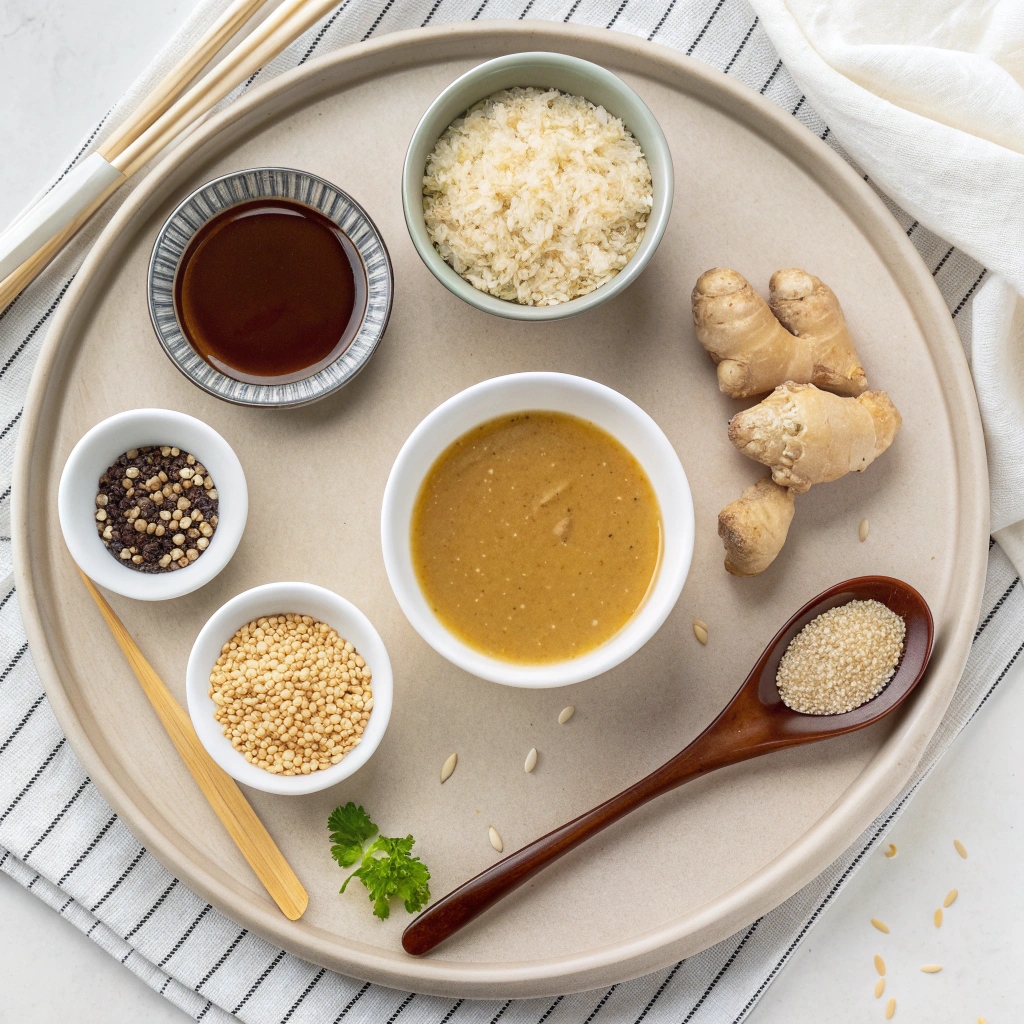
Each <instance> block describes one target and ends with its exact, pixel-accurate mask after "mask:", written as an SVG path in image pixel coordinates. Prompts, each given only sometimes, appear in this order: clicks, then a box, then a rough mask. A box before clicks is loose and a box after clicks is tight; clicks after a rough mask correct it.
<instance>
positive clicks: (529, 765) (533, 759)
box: [523, 747, 537, 774]
mask: <svg viewBox="0 0 1024 1024" xmlns="http://www.w3.org/2000/svg"><path fill="white" fill-rule="evenodd" d="M536 767H537V748H536V747H531V748H530V752H529V753H528V754H527V755H526V763H525V764H524V765H523V770H524V771H525V772H526V773H527V774H529V773H530V772H532V771H533V769H534V768H536Z"/></svg>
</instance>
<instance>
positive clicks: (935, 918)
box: [932, 907, 942, 928]
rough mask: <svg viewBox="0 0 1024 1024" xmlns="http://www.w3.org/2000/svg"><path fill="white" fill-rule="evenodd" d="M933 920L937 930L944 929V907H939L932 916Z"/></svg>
mask: <svg viewBox="0 0 1024 1024" xmlns="http://www.w3.org/2000/svg"><path fill="white" fill-rule="evenodd" d="M932 920H933V921H934V922H935V927H936V928H941V927H942V907H939V908H938V910H936V911H935V913H934V914H932Z"/></svg>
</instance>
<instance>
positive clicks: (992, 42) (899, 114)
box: [751, 0, 1024, 571]
mask: <svg viewBox="0 0 1024 1024" xmlns="http://www.w3.org/2000/svg"><path fill="white" fill-rule="evenodd" d="M751 4H752V6H753V8H754V10H755V11H757V13H758V16H759V17H760V19H761V22H762V24H763V25H764V27H765V29H766V31H767V32H768V35H769V37H770V38H771V40H772V42H773V43H774V44H775V48H776V49H777V50H778V52H779V56H780V57H781V58H782V60H783V62H784V64H785V66H786V68H787V69H788V71H789V73H790V74H791V75H792V76H793V78H794V79H795V80H796V82H797V83H798V84H799V86H800V88H801V89H802V90H803V92H804V94H805V95H806V96H807V100H808V102H809V103H810V104H811V105H812V106H813V107H814V108H815V110H817V112H818V113H819V114H820V115H821V116H822V117H823V118H824V119H825V122H826V123H827V124H828V126H829V128H831V129H832V133H833V134H834V135H835V137H836V138H837V139H838V140H839V142H840V143H841V144H842V146H843V149H844V150H845V151H846V152H847V153H848V154H849V155H850V157H852V159H853V160H854V161H856V163H857V164H858V165H859V166H860V167H862V168H863V169H864V171H866V172H867V173H868V174H869V175H870V177H871V180H872V181H873V182H874V183H875V184H876V185H877V186H878V187H879V188H880V189H882V191H883V192H885V193H886V194H887V195H888V196H889V197H890V198H891V199H893V200H894V201H895V202H896V203H898V204H899V205H900V206H901V207H902V208H903V209H904V210H906V211H907V212H908V213H910V214H911V215H913V217H914V219H915V221H917V222H919V223H920V224H923V225H924V226H925V227H928V228H930V229H931V230H932V231H934V232H935V233H936V234H938V235H941V236H942V237H943V238H947V239H949V242H950V244H952V245H955V246H956V247H957V248H959V249H961V250H962V251H963V252H965V253H967V254H968V255H970V256H972V257H973V258H974V259H976V260H977V261H978V262H979V263H981V264H982V265H983V266H984V267H986V268H988V272H989V273H988V280H987V281H985V282H984V284H983V285H982V286H981V288H980V289H979V291H978V295H977V297H976V298H975V301H974V323H973V338H972V339H970V343H969V345H968V357H969V358H970V359H971V366H972V370H973V372H974V382H975V386H976V389H977V393H978V404H979V406H980V408H981V415H982V421H983V423H984V426H985V440H986V444H987V447H988V459H989V472H990V475H991V481H990V485H991V496H992V529H993V531H995V536H996V539H997V540H998V541H999V543H1000V544H1001V545H1002V546H1003V548H1004V549H1005V550H1006V553H1007V554H1008V555H1009V556H1010V558H1011V559H1012V560H1013V561H1014V563H1015V565H1016V566H1017V569H1018V571H1022V570H1024V299H1022V296H1024V3H1021V0H897V2H894V3H879V2H878V0H842V2H839V3H837V2H836V0H751Z"/></svg>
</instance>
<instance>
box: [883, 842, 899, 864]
mask: <svg viewBox="0 0 1024 1024" xmlns="http://www.w3.org/2000/svg"><path fill="white" fill-rule="evenodd" d="M896 852H897V851H896V844H895V843H890V844H889V846H888V848H887V849H886V851H885V855H886V857H888V858H889V859H890V860H891V859H892V858H893V857H895V856H896Z"/></svg>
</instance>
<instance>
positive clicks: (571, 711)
mask: <svg viewBox="0 0 1024 1024" xmlns="http://www.w3.org/2000/svg"><path fill="white" fill-rule="evenodd" d="M575 714H576V708H575V706H574V705H572V704H570V705H569V706H568V707H566V708H562V710H561V712H559V715H558V724H559V725H565V723H566V722H568V721H569V719H570V718H572V716H573V715H575Z"/></svg>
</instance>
